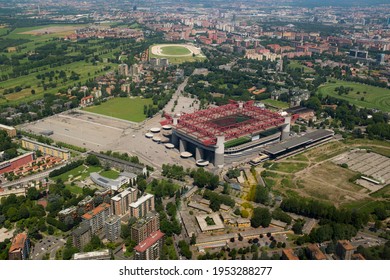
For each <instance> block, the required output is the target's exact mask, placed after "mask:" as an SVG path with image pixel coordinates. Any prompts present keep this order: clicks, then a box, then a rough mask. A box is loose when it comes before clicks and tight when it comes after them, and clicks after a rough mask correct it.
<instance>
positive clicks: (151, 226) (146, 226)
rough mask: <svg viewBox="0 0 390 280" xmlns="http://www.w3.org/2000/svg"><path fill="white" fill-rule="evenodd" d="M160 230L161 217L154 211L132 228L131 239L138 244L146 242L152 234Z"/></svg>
mask: <svg viewBox="0 0 390 280" xmlns="http://www.w3.org/2000/svg"><path fill="white" fill-rule="evenodd" d="M159 229H160V216H159V214H158V213H157V212H155V211H152V212H149V213H148V214H146V216H145V217H144V218H142V219H140V220H138V221H137V222H136V223H135V224H133V225H132V227H131V239H133V240H134V241H135V242H136V243H137V244H138V243H141V242H142V241H144V240H145V239H146V238H147V237H148V236H149V235H151V234H152V232H155V231H157V230H159Z"/></svg>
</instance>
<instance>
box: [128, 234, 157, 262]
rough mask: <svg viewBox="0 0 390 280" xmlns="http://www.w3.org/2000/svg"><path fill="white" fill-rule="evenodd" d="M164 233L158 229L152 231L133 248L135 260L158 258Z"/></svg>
mask: <svg viewBox="0 0 390 280" xmlns="http://www.w3.org/2000/svg"><path fill="white" fill-rule="evenodd" d="M163 238H164V233H162V232H161V231H160V230H157V231H155V232H153V233H152V234H151V235H150V236H149V237H148V238H146V239H145V240H144V241H142V242H141V243H139V244H138V245H137V246H135V248H134V253H135V255H134V259H135V260H158V259H159V258H160V255H161V251H162V246H163V241H164V239H163Z"/></svg>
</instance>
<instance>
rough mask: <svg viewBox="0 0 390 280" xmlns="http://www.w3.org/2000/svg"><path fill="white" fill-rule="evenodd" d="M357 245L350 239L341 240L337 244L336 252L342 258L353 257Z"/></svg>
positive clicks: (348, 258)
mask: <svg viewBox="0 0 390 280" xmlns="http://www.w3.org/2000/svg"><path fill="white" fill-rule="evenodd" d="M354 251H355V247H354V246H353V245H352V244H351V243H350V242H349V241H348V240H339V241H338V242H337V246H336V254H337V256H338V257H339V258H340V259H342V260H350V259H352V255H353V252H354Z"/></svg>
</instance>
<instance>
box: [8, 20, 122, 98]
mask: <svg viewBox="0 0 390 280" xmlns="http://www.w3.org/2000/svg"><path fill="white" fill-rule="evenodd" d="M84 26H85V25H77V24H73V25H66V24H63V25H45V26H32V27H25V28H16V29H15V30H13V31H12V32H11V33H10V34H8V35H6V36H1V35H4V32H6V31H7V30H6V28H0V36H1V39H2V40H7V39H11V40H17V39H27V40H30V41H28V42H26V43H22V44H20V45H18V47H19V50H18V51H17V52H15V53H8V52H5V53H4V55H6V56H8V57H11V56H12V55H19V56H20V55H22V54H27V53H29V52H30V51H34V50H35V49H36V48H38V47H41V46H44V45H45V44H47V43H53V42H56V44H57V45H59V44H61V42H58V41H55V40H54V41H53V39H54V38H63V37H64V36H65V35H67V34H70V33H73V32H74V30H75V29H77V28H81V27H84ZM16 42H17V41H16ZM64 44H67V45H68V50H67V52H66V54H65V56H77V55H81V54H82V52H81V51H80V50H78V49H77V48H75V47H74V46H75V45H76V44H77V46H78V47H80V48H88V50H89V51H91V52H92V54H90V55H89V56H92V55H99V56H100V57H101V58H114V57H115V56H114V53H116V52H117V51H119V49H120V48H119V47H118V48H113V49H110V48H109V46H107V45H106V43H105V41H104V40H101V39H90V40H88V41H84V42H77V43H69V42H67V43H64ZM102 51H105V53H104V54H102V55H100V54H101V52H102ZM107 51H108V52H107ZM19 62H20V64H22V65H23V64H27V63H30V61H29V60H28V59H27V58H21V59H20V60H19ZM105 67H116V64H113V63H108V62H107V63H106V62H98V63H92V62H85V61H78V62H71V63H67V64H64V65H61V66H55V67H49V66H48V65H43V66H41V67H36V68H34V69H33V71H31V74H28V75H23V76H20V77H17V78H9V79H8V80H6V81H2V82H0V105H1V104H4V103H7V104H9V105H14V104H19V103H21V102H29V101H33V100H36V99H40V98H42V95H43V93H44V92H45V93H57V92H58V90H59V89H66V88H68V87H72V86H74V85H75V84H76V83H79V82H80V83H81V84H83V83H84V82H85V81H86V80H88V79H93V78H95V77H97V76H101V75H102V74H103V71H104V70H103V69H104V68H105ZM61 70H63V71H65V72H66V75H67V77H68V81H66V82H63V81H62V80H61V79H58V80H55V79H54V81H55V83H56V84H57V85H56V87H55V88H47V90H44V89H43V86H41V85H39V84H40V80H39V79H37V75H39V74H44V73H46V72H50V71H54V72H58V71H61ZM12 71H13V68H12V67H10V66H8V65H0V73H2V74H11V73H12ZM72 71H74V72H76V73H77V74H79V75H80V77H79V80H77V81H73V80H71V79H69V77H70V75H71V72H72ZM46 83H47V79H46ZM16 86H19V87H21V88H22V90H21V91H19V92H17V93H11V94H7V95H2V93H3V92H4V90H5V89H11V88H15V87H16ZM32 89H34V90H35V95H32V94H31V90H32Z"/></svg>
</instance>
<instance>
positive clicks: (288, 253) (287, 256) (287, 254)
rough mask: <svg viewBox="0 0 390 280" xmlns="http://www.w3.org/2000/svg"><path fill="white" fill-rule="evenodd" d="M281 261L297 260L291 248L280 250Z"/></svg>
mask: <svg viewBox="0 0 390 280" xmlns="http://www.w3.org/2000/svg"><path fill="white" fill-rule="evenodd" d="M282 260H290V261H296V260H299V258H298V257H297V256H296V255H295V254H294V250H293V249H291V248H288V249H283V250H282Z"/></svg>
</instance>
